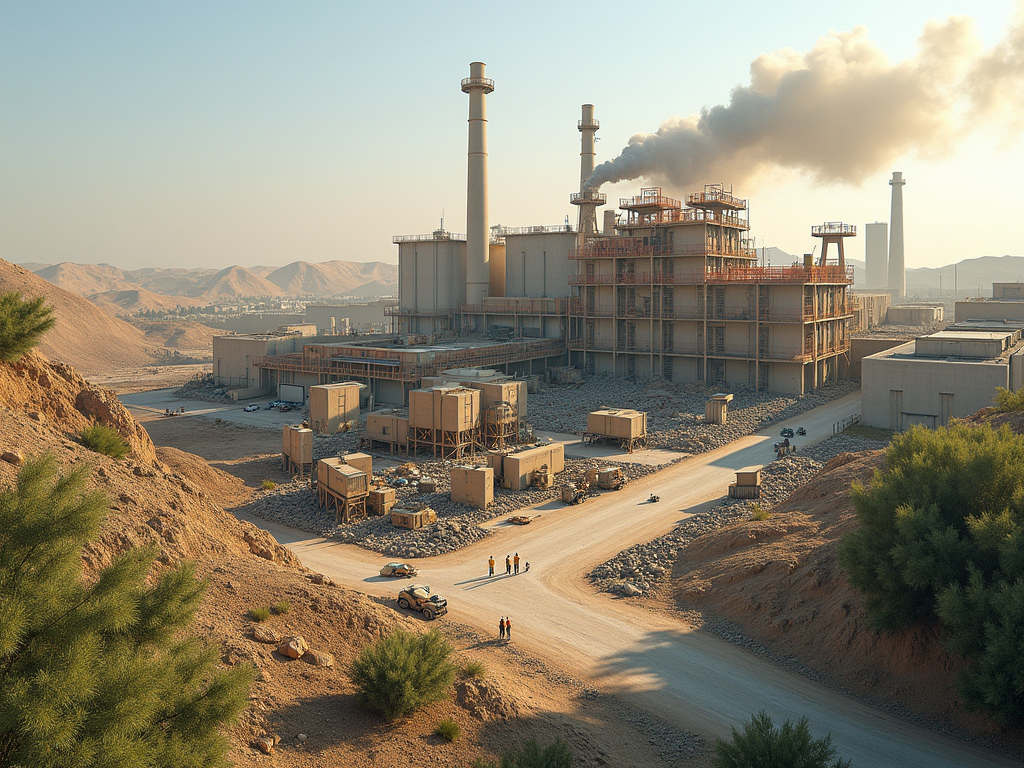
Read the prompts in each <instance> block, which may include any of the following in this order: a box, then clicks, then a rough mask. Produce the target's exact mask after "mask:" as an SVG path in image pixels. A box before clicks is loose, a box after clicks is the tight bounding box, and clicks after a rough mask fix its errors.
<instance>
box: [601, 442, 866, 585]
mask: <svg viewBox="0 0 1024 768" xmlns="http://www.w3.org/2000/svg"><path fill="white" fill-rule="evenodd" d="M884 446H885V443H881V442H879V441H877V440H870V439H868V438H865V437H852V436H849V437H848V436H846V435H838V436H836V437H833V438H831V439H829V440H825V441H823V442H821V443H818V444H816V445H814V446H812V447H810V448H807V449H806V450H805V451H804V452H803V453H802V454H791V455H789V456H786V457H784V458H782V459H777V460H775V461H773V462H772V463H771V464H768V465H767V466H765V468H764V471H763V472H762V473H761V498H760V499H758V500H757V501H748V500H745V499H725V500H723V501H722V502H721V503H720V504H717V505H716V506H714V507H712V508H710V509H708V510H706V511H704V512H701V513H699V514H696V515H694V516H693V517H690V518H688V519H687V520H685V521H684V522H683V523H681V524H680V525H679V526H678V527H677V528H675V529H674V530H672V531H670V532H669V533H667V534H665V535H664V536H660V537H658V538H657V539H653V540H652V541H648V542H645V543H643V544H637V545H636V546H633V547H630V548H629V549H626V550H623V551H622V552H620V553H619V554H618V555H616V556H615V557H613V558H612V559H611V560H608V561H607V562H604V563H602V564H601V565H599V566H597V567H596V568H594V570H592V571H591V572H590V574H589V577H590V580H591V582H592V583H594V584H595V585H597V586H598V587H599V588H600V589H601V590H602V591H604V592H611V593H613V594H619V595H625V596H627V597H634V596H637V595H642V594H645V593H646V592H648V591H649V590H650V589H651V587H652V586H653V584H654V583H655V582H657V581H659V580H661V579H663V578H665V577H667V576H668V575H669V574H670V573H671V572H672V565H673V564H674V563H675V561H676V558H677V557H678V555H679V551H680V550H681V549H682V548H683V547H684V546H686V545H687V544H689V543H690V542H691V541H692V540H693V539H695V538H697V537H698V536H701V535H703V534H705V533H709V532H711V531H715V530H717V529H719V528H723V527H724V526H726V525H729V524H730V523H733V522H735V521H737V520H746V519H749V518H750V515H751V513H752V512H753V511H754V510H756V509H760V510H771V509H772V508H773V507H775V506H776V505H778V504H780V503H781V502H783V501H785V499H787V498H788V497H789V495H790V494H791V493H793V491H795V490H796V489H797V488H799V487H800V486H801V485H803V484H805V483H807V482H808V481H809V480H810V479H811V478H812V477H814V475H816V474H817V473H818V471H819V470H820V469H821V468H822V467H823V466H824V465H825V462H827V461H828V460H829V459H831V458H832V457H833V456H838V455H839V454H841V453H848V452H853V451H863V450H874V449H878V448H883V447H884ZM755 505H756V506H755Z"/></svg>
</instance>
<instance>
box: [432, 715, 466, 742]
mask: <svg viewBox="0 0 1024 768" xmlns="http://www.w3.org/2000/svg"><path fill="white" fill-rule="evenodd" d="M434 733H435V734H436V735H437V736H440V737H441V738H442V739H444V740H445V741H455V740H456V739H457V738H459V736H461V735H462V728H461V726H459V724H458V723H456V722H455V721H454V720H453V719H452V718H450V717H446V718H445V719H444V720H442V721H441V722H440V723H438V724H437V728H435V729H434Z"/></svg>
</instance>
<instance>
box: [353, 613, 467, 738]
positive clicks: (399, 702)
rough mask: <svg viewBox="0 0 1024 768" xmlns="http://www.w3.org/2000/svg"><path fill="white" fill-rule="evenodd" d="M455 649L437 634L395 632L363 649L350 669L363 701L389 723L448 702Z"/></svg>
mask: <svg viewBox="0 0 1024 768" xmlns="http://www.w3.org/2000/svg"><path fill="white" fill-rule="evenodd" d="M451 654H452V647H451V645H449V643H448V642H447V641H446V640H445V639H444V638H443V637H441V635H440V633H438V632H437V630H431V631H430V632H427V633H426V634H422V635H421V634H415V633H412V632H406V631H404V630H401V629H399V630H395V631H394V632H392V633H391V634H390V635H385V636H384V637H382V638H380V639H379V640H377V641H376V642H375V643H373V644H372V645H370V646H368V647H366V648H364V649H363V651H362V653H360V654H359V656H358V657H357V658H356V660H355V661H354V662H353V663H352V666H351V668H350V669H349V677H350V678H351V679H352V682H353V684H354V685H355V686H356V689H357V691H358V696H359V699H360V701H362V702H363V704H365V705H366V706H367V707H369V708H370V709H372V710H374V711H376V712H380V713H381V714H383V715H384V717H386V718H387V719H389V720H394V719H396V718H399V717H402V716H403V715H406V714H408V713H409V712H412V711H413V710H414V709H416V708H417V707H420V706H422V705H424V704H429V703H430V702H432V701H437V700H438V699H442V698H444V696H445V694H446V693H447V691H448V688H449V687H450V686H451V684H452V683H453V682H455V673H456V667H455V665H454V664H452V663H451V662H450V661H449V657H450V656H451Z"/></svg>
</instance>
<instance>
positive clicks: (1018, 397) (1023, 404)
mask: <svg viewBox="0 0 1024 768" xmlns="http://www.w3.org/2000/svg"><path fill="white" fill-rule="evenodd" d="M996 410H998V411H1000V412H1001V413H1019V412H1020V411H1024V389H1018V390H1017V391H1016V392H1013V391H1011V390H1009V389H1006V388H1005V387H996Z"/></svg>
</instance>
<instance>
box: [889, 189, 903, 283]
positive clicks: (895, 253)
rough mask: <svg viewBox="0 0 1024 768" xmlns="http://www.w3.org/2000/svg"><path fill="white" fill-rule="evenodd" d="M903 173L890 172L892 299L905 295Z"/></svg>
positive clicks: (890, 274) (890, 279)
mask: <svg viewBox="0 0 1024 768" xmlns="http://www.w3.org/2000/svg"><path fill="white" fill-rule="evenodd" d="M906 183H907V182H905V181H904V180H903V174H902V173H900V172H899V171H893V172H892V179H891V180H890V181H889V185H890V186H891V187H892V210H891V212H890V214H889V293H891V294H892V295H893V298H894V299H903V298H906V296H907V273H906V267H905V266H904V263H903V185H904V184H906Z"/></svg>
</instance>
